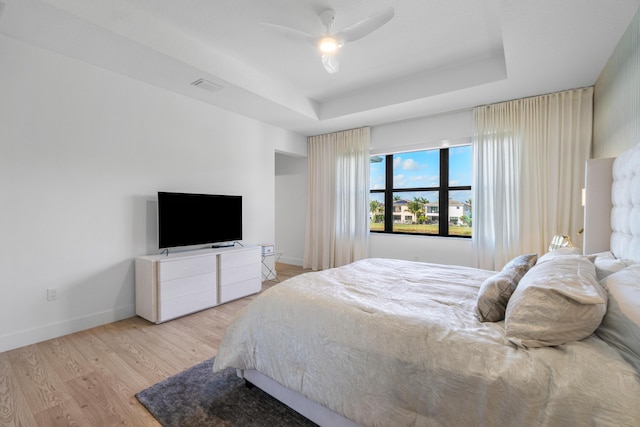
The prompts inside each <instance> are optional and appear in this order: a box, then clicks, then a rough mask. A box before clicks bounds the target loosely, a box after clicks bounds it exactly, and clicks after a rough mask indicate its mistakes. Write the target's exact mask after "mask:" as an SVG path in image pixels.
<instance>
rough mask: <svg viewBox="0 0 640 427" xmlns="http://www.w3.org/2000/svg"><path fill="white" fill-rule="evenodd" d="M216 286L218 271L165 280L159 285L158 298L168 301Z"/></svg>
mask: <svg viewBox="0 0 640 427" xmlns="http://www.w3.org/2000/svg"><path fill="white" fill-rule="evenodd" d="M215 288H216V273H215V272H214V273H207V274H199V275H197V276H191V277H181V278H179V279H175V280H163V281H162V282H160V283H159V286H158V299H159V300H160V301H166V300H170V299H174V298H178V297H181V296H183V295H190V294H195V293H199V292H204V291H206V290H210V289H215Z"/></svg>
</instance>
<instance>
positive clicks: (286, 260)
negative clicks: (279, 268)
mask: <svg viewBox="0 0 640 427" xmlns="http://www.w3.org/2000/svg"><path fill="white" fill-rule="evenodd" d="M278 262H281V263H282V264H289V265H296V266H298V267H302V260H301V259H299V258H290V257H285V256H281V257H280V259H279V260H278Z"/></svg>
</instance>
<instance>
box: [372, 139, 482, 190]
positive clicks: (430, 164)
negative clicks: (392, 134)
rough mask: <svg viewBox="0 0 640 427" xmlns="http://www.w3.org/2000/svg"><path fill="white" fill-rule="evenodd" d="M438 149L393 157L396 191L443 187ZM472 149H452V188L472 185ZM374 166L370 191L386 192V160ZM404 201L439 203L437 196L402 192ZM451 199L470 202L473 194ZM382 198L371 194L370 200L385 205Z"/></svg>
mask: <svg viewBox="0 0 640 427" xmlns="http://www.w3.org/2000/svg"><path fill="white" fill-rule="evenodd" d="M439 151H440V150H439V149H432V150H424V151H411V152H406V153H396V154H394V155H393V185H394V187H395V189H402V188H415V187H438V186H439V185H440V182H439V181H440V179H439V175H440V153H439ZM471 155H472V151H471V145H461V146H457V147H451V148H449V185H452V186H455V185H471V182H472V176H471V174H472V163H471ZM380 157H382V158H383V161H382V162H379V163H371V181H370V185H371V189H372V190H374V189H384V185H385V180H384V171H385V160H384V156H380ZM397 194H398V195H400V196H401V198H403V199H408V200H413V199H414V197H424V198H426V199H427V200H429V201H430V202H432V201H436V200H437V197H438V196H437V192H402V193H397ZM449 196H450V198H452V199H454V200H459V201H466V200H468V199H470V198H471V191H456V192H450V193H449ZM382 199H383V196H382V195H381V194H372V195H371V200H379V201H382Z"/></svg>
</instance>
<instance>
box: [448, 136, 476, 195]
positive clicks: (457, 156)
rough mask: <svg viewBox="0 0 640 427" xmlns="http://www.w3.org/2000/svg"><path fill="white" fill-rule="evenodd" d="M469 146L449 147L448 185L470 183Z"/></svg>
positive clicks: (457, 185) (455, 185) (465, 184)
mask: <svg viewBox="0 0 640 427" xmlns="http://www.w3.org/2000/svg"><path fill="white" fill-rule="evenodd" d="M471 173H472V170H471V146H470V145H461V146H459V147H451V148H449V186H450V187H459V186H463V185H464V186H467V185H471V181H472V177H471Z"/></svg>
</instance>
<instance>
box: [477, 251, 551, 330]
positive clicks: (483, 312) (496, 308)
mask: <svg viewBox="0 0 640 427" xmlns="http://www.w3.org/2000/svg"><path fill="white" fill-rule="evenodd" d="M537 258H538V255H536V254H532V255H520V256H517V257H515V258H514V259H512V260H511V261H509V262H508V263H507V265H505V266H504V268H503V269H502V271H500V272H499V273H498V274H495V275H493V276H491V277H489V278H488V279H487V280H485V281H484V282H483V283H482V285H480V292H478V299H477V301H476V316H478V318H479V319H480V321H481V322H497V321H499V320H503V319H504V313H505V310H506V308H507V303H508V302H509V298H510V297H511V294H513V291H514V290H515V289H516V286H518V282H519V281H520V279H521V278H522V276H524V274H525V273H526V272H527V271H528V270H529V269H530V268H531V267H533V266H534V265H535V263H536V259H537Z"/></svg>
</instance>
